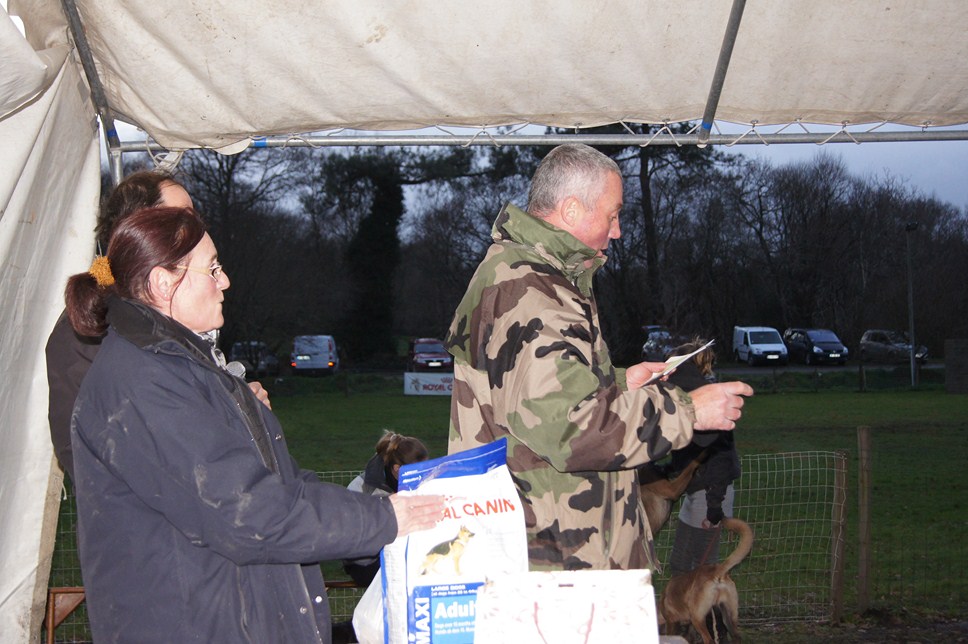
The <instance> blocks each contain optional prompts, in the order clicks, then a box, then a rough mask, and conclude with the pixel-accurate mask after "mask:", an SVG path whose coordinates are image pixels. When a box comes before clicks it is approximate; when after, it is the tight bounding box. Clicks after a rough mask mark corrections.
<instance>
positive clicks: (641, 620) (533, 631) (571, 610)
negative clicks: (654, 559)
mask: <svg viewBox="0 0 968 644" xmlns="http://www.w3.org/2000/svg"><path fill="white" fill-rule="evenodd" d="M476 608H477V623H476V624H475V634H476V636H477V638H478V639H477V641H478V642H483V643H485V644H487V643H490V642H554V644H621V643H622V642H635V643H636V644H653V643H654V644H658V642H659V641H660V640H659V625H658V618H657V616H656V605H655V592H654V591H653V588H652V576H651V573H650V571H648V570H562V571H536V572H527V573H520V574H514V575H504V576H501V577H496V578H494V579H489V580H488V582H487V583H486V584H485V585H484V586H482V587H481V589H480V590H479V592H478V601H477V607H476ZM683 641H685V640H683Z"/></svg>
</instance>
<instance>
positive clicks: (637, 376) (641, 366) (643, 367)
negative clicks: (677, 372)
mask: <svg viewBox="0 0 968 644" xmlns="http://www.w3.org/2000/svg"><path fill="white" fill-rule="evenodd" d="M668 366H669V365H667V364H666V363H664V362H640V363H638V364H634V365H632V366H631V367H629V368H628V369H626V370H625V386H626V387H627V388H628V390H629V391H632V390H633V389H638V388H639V387H641V386H642V385H644V384H645V383H647V382H648V381H649V378H651V377H652V375H653V374H656V373H662V372H663V371H665V368H666V367H668ZM668 377H669V376H664V377H663V378H662V380H666V379H667V378H668Z"/></svg>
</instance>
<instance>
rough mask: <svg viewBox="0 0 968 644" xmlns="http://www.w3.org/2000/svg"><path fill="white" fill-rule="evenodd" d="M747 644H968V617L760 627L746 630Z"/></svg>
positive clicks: (876, 615)
mask: <svg viewBox="0 0 968 644" xmlns="http://www.w3.org/2000/svg"><path fill="white" fill-rule="evenodd" d="M743 636H744V639H745V640H746V641H749V642H757V643H761V642H762V643H765V644H772V643H774V642H776V643H777V644H779V643H781V642H782V643H784V644H785V643H788V642H811V643H816V642H843V643H854V642H883V643H885V644H935V643H942V642H943V643H945V644H949V643H958V644H968V615H966V616H964V617H937V616H919V615H912V614H907V613H888V612H885V611H869V612H867V613H865V614H864V615H863V616H861V617H854V618H852V619H850V620H847V621H844V622H842V623H840V624H830V623H823V622H818V623H800V622H798V623H783V624H757V625H751V626H748V627H746V628H744V629H743Z"/></svg>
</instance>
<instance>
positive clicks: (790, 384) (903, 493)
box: [265, 374, 968, 642]
mask: <svg viewBox="0 0 968 644" xmlns="http://www.w3.org/2000/svg"><path fill="white" fill-rule="evenodd" d="M727 377H728V376H727ZM937 378H938V376H937V375H935V379H937ZM750 380H753V384H754V386H755V387H756V388H757V390H758V394H757V395H756V396H754V397H753V398H751V399H749V401H748V403H747V405H746V407H745V409H744V416H743V419H742V421H741V423H740V426H739V428H738V430H737V444H738V446H739V449H740V452H741V453H742V454H773V453H781V452H801V451H803V452H807V451H844V452H846V453H847V454H848V488H847V490H848V499H847V503H848V508H849V510H848V532H847V537H846V538H847V548H846V565H847V573H846V579H847V583H846V586H845V611H846V613H847V615H846V620H847V621H846V625H847V626H848V627H849V626H851V625H852V624H853V625H854V626H856V621H855V620H856V619H857V616H856V615H852V612H853V613H855V612H856V588H855V585H854V583H855V579H856V574H857V511H856V508H857V428H858V426H861V425H867V426H870V427H871V428H872V436H873V450H872V453H873V459H874V466H873V469H874V479H873V481H874V489H873V497H874V504H873V508H872V520H873V525H874V540H875V549H876V553H875V557H874V561H875V563H874V565H875V566H880V567H881V569H880V570H875V572H874V575H873V576H877V575H878V574H880V575H881V577H880V578H881V579H883V581H881V582H879V583H875V584H874V591H875V594H874V596H873V597H872V601H871V608H872V609H873V611H874V612H873V613H871V614H875V615H881V616H883V615H887V616H888V617H885V618H884V619H885V620H886V621H887V622H888V623H889V625H893V626H895V627H896V625H897V622H898V620H899V619H900V620H902V621H903V620H909V621H910V620H916V621H917V620H924V619H928V620H929V621H930V620H934V619H940V620H942V621H944V622H947V621H950V620H951V619H959V618H960V617H968V616H966V615H964V613H965V612H966V611H965V609H964V605H965V602H966V601H968V596H966V594H965V588H966V586H965V584H963V583H962V584H956V585H955V586H953V587H952V586H950V581H948V579H949V577H950V575H949V574H948V573H947V571H948V570H950V569H951V567H952V566H955V567H957V568H958V569H963V568H964V566H965V565H966V564H968V548H966V546H965V540H964V539H962V538H960V537H959V536H958V535H960V534H961V533H963V532H964V528H965V527H966V525H968V520H966V518H965V513H964V510H965V501H966V500H968V494H966V492H968V469H966V468H965V467H964V464H963V463H964V454H965V453H966V452H968V399H966V397H965V396H961V395H950V394H946V393H945V392H944V391H943V387H941V386H940V384H939V382H940V381H936V382H925V381H924V380H922V386H921V387H920V388H919V389H918V390H911V389H910V388H908V387H906V386H905V385H904V378H903V374H901V376H900V377H898V376H895V377H894V381H893V384H894V385H896V386H894V387H893V388H890V387H891V383H887V385H885V384H884V383H878V386H879V387H884V386H888V387H889V388H886V389H884V388H879V389H878V390H876V391H873V390H868V391H866V392H863V393H862V392H859V391H857V388H856V382H857V379H856V375H852V374H847V375H846V376H844V377H843V382H839V383H838V382H834V381H833V379H831V378H829V377H828V378H827V380H826V381H824V382H823V383H822V386H821V385H818V383H817V381H816V380H815V376H811V375H810V374H804V375H801V376H800V377H799V378H797V377H795V376H784V380H782V381H779V382H777V381H776V380H774V379H772V377H770V376H762V377H761V381H760V382H757V381H756V380H755V379H752V378H750ZM867 383H868V384H871V379H870V378H869V379H868V381H867ZM265 385H266V386H267V388H268V389H269V390H270V393H271V395H272V400H273V408H274V410H275V411H276V413H277V414H278V415H279V417H280V419H281V420H282V423H283V427H284V428H285V430H286V435H287V438H288V440H289V443H290V449H291V450H292V452H293V454H294V455H295V456H296V458H297V460H298V461H299V462H300V464H301V465H302V466H303V467H306V468H310V469H316V470H350V469H356V468H361V467H362V466H363V464H364V463H365V462H366V460H367V459H368V458H369V457H370V455H372V448H373V444H374V443H375V442H376V440H377V439H378V438H379V436H380V434H381V431H382V430H383V429H384V428H388V429H393V430H395V431H398V432H400V433H404V434H410V435H414V436H417V437H419V438H421V439H422V440H423V441H424V442H425V443H426V444H427V445H428V447H429V448H430V451H431V455H432V456H438V455H442V454H444V453H445V452H446V438H447V426H448V420H449V405H450V401H449V398H448V397H417V396H404V395H403V385H402V378H401V377H399V376H385V375H354V376H347V375H345V374H343V375H340V376H337V377H335V378H322V379H301V378H289V379H282V380H278V381H275V382H266V383H265ZM774 391H783V392H784V393H774ZM912 559H914V561H911V560H912ZM938 562H940V563H938ZM911 566H914V568H915V569H916V574H917V575H918V578H917V579H916V580H911V579H909V578H907V577H909V576H910V575H909V574H902V573H901V572H900V571H902V570H907V569H910V568H911ZM740 574H741V573H740ZM895 577H905V578H903V579H897V580H896V581H897V583H896V584H895V583H894V582H895V579H894V578H895ZM912 584H913V585H912ZM868 626H869V628H867V629H864V632H871V631H872V629H873V630H874V631H876V627H875V626H873V625H868ZM764 628H765V629H766V630H763V629H764ZM802 628H806V629H807V631H806V632H804V633H802V636H803V638H804V641H807V640H809V641H835V640H839V641H874V640H864V639H850V637H849V636H847V635H845V634H844V633H843V632H842V630H839V631H838V634H837V635H836V636H832V635H829V634H825V632H818V631H817V630H816V627H815V625H804V626H797V625H792V626H791V625H785V626H784V628H783V629H781V633H780V634H774V635H770V633H769V625H767V626H766V627H762V626H761V627H760V630H759V631H757V635H756V637H755V638H753V641H765V642H770V641H778V642H779V641H797V632H798V629H802ZM837 628H839V629H842V628H843V625H841V626H839V627H837ZM828 636H829V638H830V639H827V638H828ZM882 636H883V633H882ZM791 638H793V639H791ZM885 641H891V640H889V639H888V640H885Z"/></svg>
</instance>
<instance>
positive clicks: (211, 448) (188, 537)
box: [67, 208, 443, 643]
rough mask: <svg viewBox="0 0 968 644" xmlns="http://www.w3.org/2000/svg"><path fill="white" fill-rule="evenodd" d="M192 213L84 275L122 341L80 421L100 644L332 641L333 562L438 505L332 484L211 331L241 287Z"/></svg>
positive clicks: (96, 313)
mask: <svg viewBox="0 0 968 644" xmlns="http://www.w3.org/2000/svg"><path fill="white" fill-rule="evenodd" d="M229 285H230V280H229V276H228V275H227V274H226V272H225V271H223V270H222V267H221V265H220V264H219V261H218V252H217V250H216V248H215V244H214V243H213V242H212V239H211V237H209V235H208V234H207V233H206V232H205V226H204V224H203V223H202V220H201V219H200V218H199V216H198V215H197V214H196V213H195V212H194V211H193V210H191V209H190V208H151V209H147V210H143V211H139V212H137V213H135V214H133V215H131V216H129V217H127V218H125V219H124V220H122V221H121V222H120V223H119V224H118V225H117V226H116V227H115V229H114V232H113V233H112V235H111V241H110V244H109V245H108V251H107V257H106V258H102V260H101V261H98V262H96V263H95V265H94V266H92V268H91V270H90V271H89V272H88V273H82V274H78V275H75V276H73V277H72V278H71V279H70V281H69V282H68V287H67V311H68V315H69V316H70V319H71V323H72V325H73V326H74V328H75V329H77V330H78V332H80V333H83V334H86V335H99V334H103V333H104V332H105V331H106V332H107V335H106V337H105V339H104V341H103V343H102V345H101V350H100V351H99V353H98V355H97V357H96V358H95V360H94V363H93V364H92V365H91V368H90V370H89V371H88V374H87V377H86V378H85V380H84V382H83V384H82V385H81V390H80V392H79V394H78V398H77V404H76V405H75V408H74V416H73V420H72V436H71V438H72V442H73V446H74V473H75V477H76V479H75V488H76V493H77V509H78V543H79V547H80V556H81V570H82V574H83V578H84V586H85V594H86V599H87V607H88V614H89V617H90V622H91V631H92V635H93V637H94V641H96V642H120V641H124V642H188V641H199V642H232V643H235V642H260V643H264V642H324V643H328V642H330V638H331V634H330V615H329V607H328V603H327V598H326V591H325V589H324V586H323V577H322V574H321V572H320V568H319V565H318V562H319V561H322V560H332V559H341V558H346V557H355V556H361V555H364V554H368V553H371V552H374V551H376V550H379V549H380V548H381V547H382V546H384V545H385V544H387V543H390V542H391V541H392V540H393V539H394V538H395V537H396V536H397V535H401V534H407V533H409V532H411V531H413V530H416V529H424V528H427V527H430V526H432V525H433V524H434V522H435V521H437V520H439V519H440V518H441V517H442V516H443V499H441V498H440V497H419V496H409V497H401V496H399V495H393V496H390V497H385V498H379V497H372V496H367V495H362V494H356V493H354V492H351V491H348V490H346V489H344V488H342V487H339V486H335V485H330V484H325V483H321V482H320V481H319V480H318V479H317V478H316V476H315V474H314V473H312V472H309V471H304V470H300V469H299V468H298V466H297V464H296V463H295V462H294V461H293V459H292V457H291V456H290V455H289V452H288V449H287V447H286V443H285V439H284V437H283V434H282V429H281V427H280V426H279V423H278V421H277V420H276V418H275V416H274V415H273V414H272V412H271V410H269V409H268V408H267V407H266V406H264V405H262V404H260V403H259V401H258V400H257V398H256V397H255V395H254V394H253V393H252V391H251V390H250V389H249V388H248V387H247V386H246V384H245V383H244V382H243V381H242V380H240V379H238V378H236V377H235V376H233V375H231V374H229V373H228V372H227V371H225V370H224V369H223V368H221V366H220V364H219V361H218V359H217V358H216V355H215V353H214V351H213V346H212V345H211V344H210V343H209V342H208V341H207V340H206V339H205V335H206V334H207V333H208V332H210V331H212V330H214V329H218V328H219V327H221V326H222V323H223V318H222V302H223V300H224V293H225V290H226V289H227V288H228V287H229Z"/></svg>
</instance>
